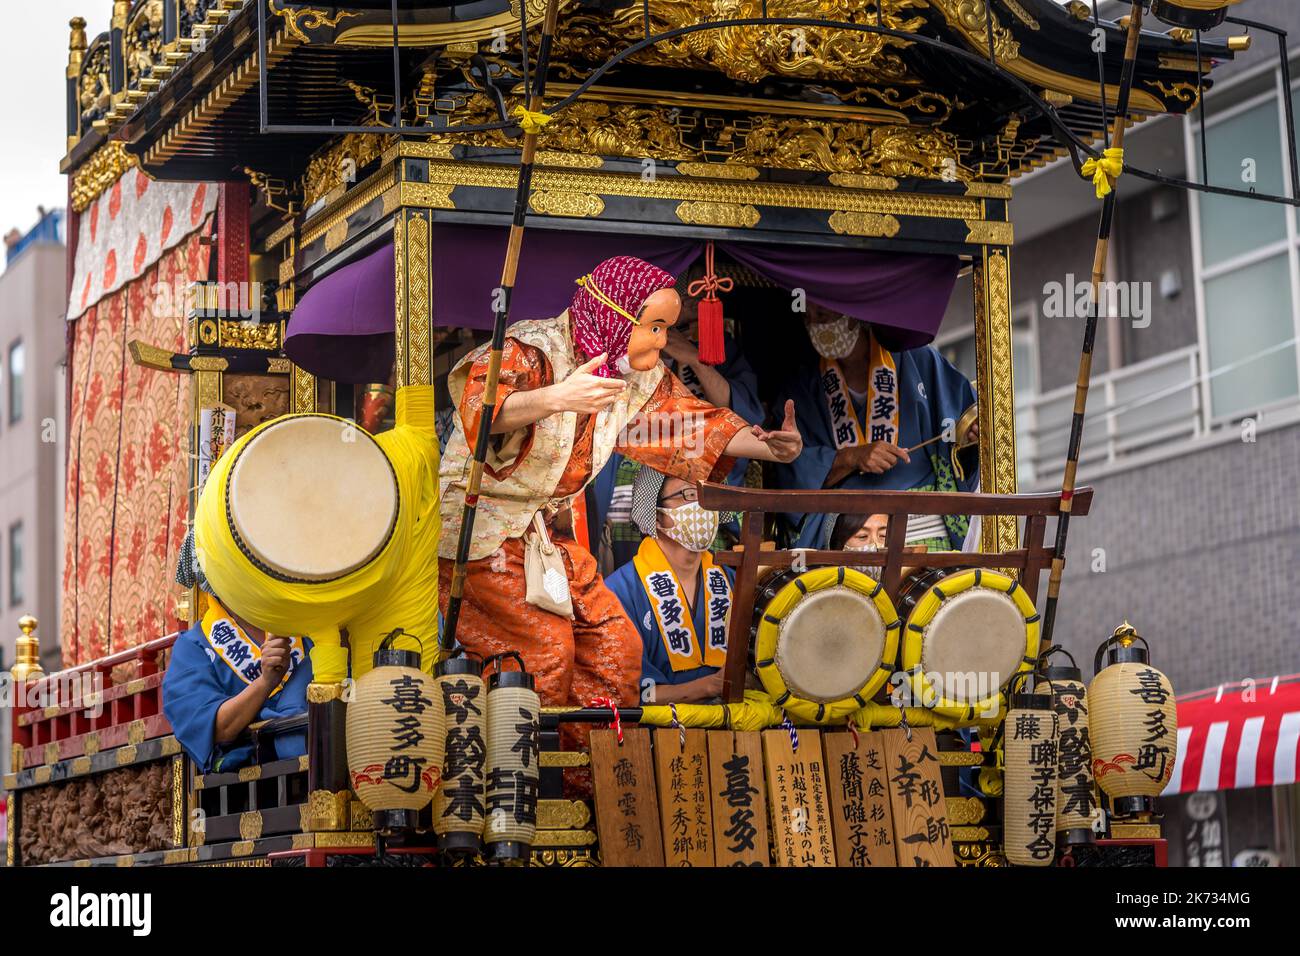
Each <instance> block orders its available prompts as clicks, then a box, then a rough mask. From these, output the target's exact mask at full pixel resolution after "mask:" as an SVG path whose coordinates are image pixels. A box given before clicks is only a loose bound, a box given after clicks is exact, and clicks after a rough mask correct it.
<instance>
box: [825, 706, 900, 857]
mask: <svg viewBox="0 0 1300 956" xmlns="http://www.w3.org/2000/svg"><path fill="white" fill-rule="evenodd" d="M857 740H858V742H857V746H856V747H855V746H854V745H853V734H851V733H847V732H844V733H830V734H826V737H825V740H824V741H823V743H824V744H825V746H826V772H827V775H828V776H829V777H830V796H831V820H832V823H833V824H834V829H835V859H836V860H838V861H839V865H840V866H897V865H898V860H897V858H896V857H895V855H894V815H893V813H892V812H891V809H890V802H889V782H888V780H887V779H886V778H885V741H884V739H883V738H882V737H881V735H880V733H879V732H877V731H872V732H871V733H859V734H858V738H857Z"/></svg>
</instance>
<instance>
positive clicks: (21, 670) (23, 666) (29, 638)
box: [9, 614, 45, 681]
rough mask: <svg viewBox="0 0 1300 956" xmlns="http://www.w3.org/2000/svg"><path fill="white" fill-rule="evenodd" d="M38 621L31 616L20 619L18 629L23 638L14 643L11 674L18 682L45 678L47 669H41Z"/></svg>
mask: <svg viewBox="0 0 1300 956" xmlns="http://www.w3.org/2000/svg"><path fill="white" fill-rule="evenodd" d="M37 624H38V622H37V620H36V618H34V617H32V616H31V615H30V614H24V615H23V616H22V617H20V618H19V619H18V629H19V630H20V631H22V632H23V636H22V637H20V638H18V640H17V641H15V642H14V657H15V658H16V659H15V661H14V666H13V667H12V668H10V670H9V673H10V675H11V676H12V677H13V679H14V680H16V681H24V680H28V679H30V678H32V677H44V676H45V668H43V667H41V642H40V639H39V638H37V636H36V628H37Z"/></svg>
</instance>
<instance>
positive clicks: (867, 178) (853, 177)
mask: <svg viewBox="0 0 1300 956" xmlns="http://www.w3.org/2000/svg"><path fill="white" fill-rule="evenodd" d="M826 180H827V182H829V183H830V184H831V185H832V186H848V187H850V188H851V189H897V188H898V180H897V179H894V178H893V177H892V176H872V175H870V174H867V173H831V174H830V175H829V176H827V177H826Z"/></svg>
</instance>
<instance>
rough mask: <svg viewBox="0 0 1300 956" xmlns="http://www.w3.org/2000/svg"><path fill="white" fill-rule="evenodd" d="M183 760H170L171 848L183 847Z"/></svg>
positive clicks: (181, 758) (180, 758)
mask: <svg viewBox="0 0 1300 956" xmlns="http://www.w3.org/2000/svg"><path fill="white" fill-rule="evenodd" d="M185 808H186V800H185V759H184V758H183V757H176V758H175V759H174V760H172V846H177V847H181V846H184V845H185Z"/></svg>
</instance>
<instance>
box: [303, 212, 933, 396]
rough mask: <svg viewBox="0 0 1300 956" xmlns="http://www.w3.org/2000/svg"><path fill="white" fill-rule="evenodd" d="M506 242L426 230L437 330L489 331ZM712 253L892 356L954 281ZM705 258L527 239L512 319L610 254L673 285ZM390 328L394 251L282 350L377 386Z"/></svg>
mask: <svg viewBox="0 0 1300 956" xmlns="http://www.w3.org/2000/svg"><path fill="white" fill-rule="evenodd" d="M506 237H507V230H505V229H501V228H497V227H493V226H468V225H454V224H442V223H435V224H434V226H433V262H432V275H433V288H434V290H435V294H434V297H433V320H434V324H435V325H439V326H446V327H453V328H454V327H464V328H473V329H490V328H491V327H492V305H493V294H494V291H495V290H496V288H497V286H498V285H499V284H500V280H501V262H502V260H503V258H504V257H505V249H506ZM716 247H717V248H718V249H719V250H720V251H722V252H724V253H726V254H727V255H729V256H731V257H732V258H734V259H735V260H736V261H737V262H739V263H741V264H742V265H744V266H747V267H748V268H750V269H752V270H753V271H754V272H756V273H758V274H760V275H762V276H764V277H765V278H767V279H770V280H771V281H772V282H774V283H775V284H776V285H777V286H779V287H780V288H782V289H803V290H804V291H805V293H806V295H807V298H808V300H809V301H811V302H815V303H817V304H818V305H822V306H825V307H826V308H829V309H833V310H835V311H837V312H841V313H843V314H844V315H851V316H853V317H854V318H858V319H861V320H863V321H864V322H871V323H873V324H876V325H879V326H886V327H889V328H891V329H893V330H895V332H894V334H893V335H891V336H889V339H890V341H889V345H890V347H891V348H893V349H896V350H902V349H909V348H915V347H916V346H918V345H924V344H925V343H927V342H929V341H930V340H931V339H933V338H934V334H935V332H936V331H937V330H938V328H939V323H940V321H942V319H943V313H944V309H945V308H946V307H947V305H948V299H949V298H950V297H951V295H952V289H953V284H954V283H955V282H956V279H957V267H958V261H957V257H956V256H947V255H916V254H903V253H885V252H867V251H862V250H857V249H828V248H819V247H813V246H781V245H771V244H767V243H751V242H730V241H725V242H717V243H716ZM703 251H704V243H703V242H701V241H700V240H698V239H676V238H671V237H661V236H634V235H630V236H610V235H607V234H601V233H590V232H563V231H557V230H549V229H534V230H531V231H529V232H528V233H526V234H525V236H524V244H523V250H522V253H521V255H520V261H519V273H518V276H517V278H516V281H515V288H514V293H513V298H512V300H511V308H510V315H511V318H512V319H515V320H519V319H538V318H547V317H549V316H553V315H559V314H560V312H562V311H564V309H565V308H567V307H568V305H569V300H570V299H572V298H573V290H574V281H575V280H576V279H577V278H578V277H579V276H582V275H585V274H586V273H588V272H590V271H591V270H592V268H593V267H595V266H596V264H597V263H599V262H601V261H602V260H604V259H606V258H608V257H609V256H612V255H631V256H639V257H640V258H642V259H645V260H646V261H648V262H652V263H654V264H655V265H657V266H659V267H660V268H662V269H665V270H667V271H669V272H671V273H673V274H674V275H679V276H680V275H681V274H682V273H684V272H685V271H686V270H687V269H688V268H690V266H691V264H692V263H693V262H694V261H695V260H696V259H697V258H698V257H699V256H700V255H701V253H702V252H703ZM393 324H394V314H393V248H392V246H391V245H386V246H384V247H383V248H382V249H380V250H379V251H377V252H374V253H371V254H370V255H368V256H366V257H365V258H364V259H361V260H359V261H357V262H354V263H351V264H350V265H348V266H345V267H344V268H343V269H340V270H339V271H338V272H336V273H334V274H333V275H331V276H329V277H327V278H325V279H323V280H321V282H320V283H319V284H317V285H316V286H314V287H312V288H311V289H309V290H308V291H307V293H306V294H305V295H304V296H303V297H302V300H301V301H300V302H299V304H298V307H297V308H296V309H295V310H294V313H293V318H292V319H291V320H290V322H289V329H288V336H287V339H286V344H285V348H286V350H287V351H288V353H289V355H290V356H291V357H292V358H293V359H294V361H296V362H298V364H299V365H301V366H302V367H303V368H305V369H307V370H308V371H311V372H315V373H316V374H318V375H322V376H324V377H326V378H332V379H335V380H336V381H343V382H354V383H358V384H360V383H365V382H373V381H385V380H387V377H388V367H389V366H390V365H391V364H392V354H393V348H392V345H393V343H392V332H393ZM381 371H382V374H381Z"/></svg>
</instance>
